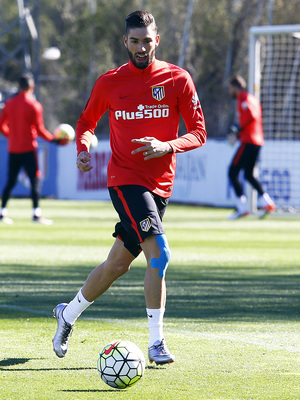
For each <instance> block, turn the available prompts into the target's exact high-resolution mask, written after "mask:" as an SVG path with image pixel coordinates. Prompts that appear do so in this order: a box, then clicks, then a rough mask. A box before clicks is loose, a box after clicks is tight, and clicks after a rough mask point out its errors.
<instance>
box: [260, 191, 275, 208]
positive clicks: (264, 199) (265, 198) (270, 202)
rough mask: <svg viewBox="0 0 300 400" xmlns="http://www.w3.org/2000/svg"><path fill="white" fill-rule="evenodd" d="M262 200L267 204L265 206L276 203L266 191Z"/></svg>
mask: <svg viewBox="0 0 300 400" xmlns="http://www.w3.org/2000/svg"><path fill="white" fill-rule="evenodd" d="M262 202H263V203H264V204H263V205H265V206H267V205H271V204H273V203H274V202H273V200H272V199H271V197H270V196H269V194H268V193H264V194H263V195H262Z"/></svg>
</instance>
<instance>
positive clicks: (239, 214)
mask: <svg viewBox="0 0 300 400" xmlns="http://www.w3.org/2000/svg"><path fill="white" fill-rule="evenodd" d="M247 215H249V212H248V211H246V212H240V211H236V212H234V213H233V214H230V215H228V217H227V219H229V220H234V219H239V218H243V217H247Z"/></svg>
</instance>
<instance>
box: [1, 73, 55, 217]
mask: <svg viewBox="0 0 300 400" xmlns="http://www.w3.org/2000/svg"><path fill="white" fill-rule="evenodd" d="M33 91H34V80H33V77H32V76H31V74H24V75H22V76H21V77H20V79H19V92H18V93H17V95H15V96H14V97H12V98H10V99H8V100H7V102H6V103H5V106H4V108H3V110H2V112H1V115H0V131H1V132H2V133H3V134H4V135H5V136H7V138H8V152H9V160H8V163H9V164H8V179H7V183H6V186H5V188H4V190H3V193H2V204H1V214H0V220H1V221H2V222H5V223H8V224H10V223H12V222H13V221H12V219H10V218H8V217H7V209H6V204H7V202H8V199H9V196H10V193H11V191H12V189H13V187H14V186H15V184H16V183H17V178H18V174H19V172H20V170H21V168H24V169H25V171H26V173H27V175H28V178H29V180H30V184H31V198H32V203H33V221H34V222H39V223H42V224H45V225H51V224H52V221H51V220H49V219H46V218H42V216H41V209H40V207H39V174H40V171H39V169H38V160H37V147H38V143H37V140H36V139H37V136H40V137H42V138H43V139H44V140H47V141H49V142H52V141H54V137H53V135H52V134H51V133H50V132H49V131H47V129H46V128H45V126H44V121H43V107H42V105H41V104H40V103H39V102H38V101H37V100H36V99H35V98H34V96H33ZM55 142H56V143H57V141H55Z"/></svg>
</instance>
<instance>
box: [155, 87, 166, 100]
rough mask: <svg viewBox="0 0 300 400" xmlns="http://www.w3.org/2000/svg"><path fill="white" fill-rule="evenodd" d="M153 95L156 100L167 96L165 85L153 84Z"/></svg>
mask: <svg viewBox="0 0 300 400" xmlns="http://www.w3.org/2000/svg"><path fill="white" fill-rule="evenodd" d="M152 97H153V98H154V99H155V100H158V101H160V100H162V99H163V98H164V97H165V87H164V86H153V87H152Z"/></svg>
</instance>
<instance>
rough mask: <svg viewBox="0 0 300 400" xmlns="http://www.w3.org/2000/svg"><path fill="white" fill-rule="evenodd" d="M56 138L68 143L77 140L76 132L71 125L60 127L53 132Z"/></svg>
mask: <svg viewBox="0 0 300 400" xmlns="http://www.w3.org/2000/svg"><path fill="white" fill-rule="evenodd" d="M53 135H54V138H55V139H57V140H62V139H64V140H65V141H66V143H69V142H72V141H73V140H74V139H75V131H74V129H73V128H72V126H71V125H69V124H60V125H58V126H57V127H56V128H55V129H54V132H53Z"/></svg>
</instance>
